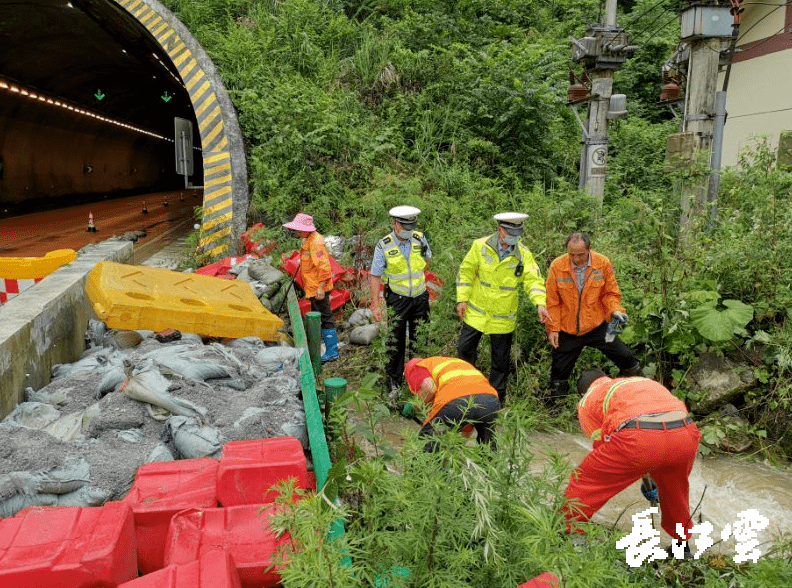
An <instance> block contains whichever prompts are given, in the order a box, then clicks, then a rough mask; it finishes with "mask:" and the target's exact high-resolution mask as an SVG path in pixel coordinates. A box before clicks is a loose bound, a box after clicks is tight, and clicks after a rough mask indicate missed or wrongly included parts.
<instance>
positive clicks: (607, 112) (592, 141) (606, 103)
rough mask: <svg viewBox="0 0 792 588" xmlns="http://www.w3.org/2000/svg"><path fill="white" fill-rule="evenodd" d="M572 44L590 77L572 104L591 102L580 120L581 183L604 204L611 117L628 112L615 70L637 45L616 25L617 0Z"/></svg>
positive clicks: (607, 3)
mask: <svg viewBox="0 0 792 588" xmlns="http://www.w3.org/2000/svg"><path fill="white" fill-rule="evenodd" d="M572 44H573V48H572V58H573V59H574V61H575V62H578V63H581V62H582V63H583V64H584V66H585V68H586V71H587V73H588V77H589V79H590V80H591V93H590V95H589V96H588V97H586V98H585V99H583V100H576V101H570V104H569V105H570V106H574V105H575V104H578V103H581V102H588V118H587V119H586V121H585V123H584V122H581V126H582V127H583V141H582V143H583V149H582V153H581V155H580V187H581V188H585V189H586V190H587V191H588V192H589V193H590V194H592V195H593V196H597V197H598V198H599V202H600V204H602V199H603V196H604V194H605V177H606V174H607V170H608V120H612V119H615V118H622V117H624V116H625V115H626V113H627V111H626V107H625V98H624V95H623V94H616V95H613V94H612V92H613V72H614V71H616V70H617V69H618V68H619V67H620V66H621V64H622V63H624V61H625V59H627V57H628V56H629V54H630V53H632V52H633V51H635V49H636V47H635V46H632V45H629V38H628V36H627V33H626V32H625V31H624V29H622V28H620V27H618V26H617V25H616V0H607V2H606V4H605V24H595V25H590V26H589V28H588V31H587V33H586V36H585V37H583V38H582V39H572ZM611 98H613V101H612V100H611ZM612 102H613V103H612ZM575 116H577V112H576V111H575Z"/></svg>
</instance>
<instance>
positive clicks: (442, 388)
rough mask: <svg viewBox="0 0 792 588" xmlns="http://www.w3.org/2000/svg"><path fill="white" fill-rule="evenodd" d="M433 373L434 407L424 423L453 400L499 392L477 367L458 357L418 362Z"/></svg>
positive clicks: (496, 394)
mask: <svg viewBox="0 0 792 588" xmlns="http://www.w3.org/2000/svg"><path fill="white" fill-rule="evenodd" d="M418 365H419V366H421V367H424V368H426V369H427V370H429V372H430V373H431V374H432V380H433V381H434V384H435V395H434V400H433V401H432V408H431V410H430V411H429V414H428V415H427V416H426V420H425V421H424V423H423V424H424V425H426V424H427V423H428V422H429V421H431V420H432V419H433V418H434V417H435V416H436V415H437V413H438V412H440V410H441V409H442V408H443V407H444V406H445V405H446V404H448V403H449V402H451V401H452V400H456V399H457V398H462V397H464V396H473V395H475V394H491V395H493V396H496V397H497V396H498V392H497V391H496V390H495V388H493V387H492V386H490V383H489V381H488V380H487V378H485V377H484V375H483V374H482V373H481V372H480V371H478V370H477V369H476V368H475V367H473V366H472V365H471V364H469V363H468V362H466V361H463V360H461V359H458V358H456V357H427V358H426V359H422V360H421V361H419V362H418Z"/></svg>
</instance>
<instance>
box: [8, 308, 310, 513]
mask: <svg viewBox="0 0 792 588" xmlns="http://www.w3.org/2000/svg"><path fill="white" fill-rule="evenodd" d="M180 335H181V336H180V338H178V337H175V336H169V337H167V338H163V337H161V336H160V337H159V339H161V340H162V341H164V342H162V341H160V340H158V337H157V335H156V334H155V333H152V332H147V331H108V330H107V329H106V328H105V326H104V324H103V323H101V322H99V321H90V324H89V328H88V331H87V332H86V341H87V342H88V349H87V351H86V352H85V353H84V354H83V356H82V357H81V358H80V359H79V360H78V361H76V362H74V363H72V364H67V365H58V366H55V367H54V368H53V379H52V381H51V382H50V383H49V384H48V385H47V386H45V387H44V388H42V389H40V390H33V389H31V388H28V389H27V390H26V401H25V402H22V403H20V404H19V405H18V406H17V407H16V409H15V410H14V411H13V412H12V413H11V414H9V415H8V416H7V417H6V418H5V419H4V420H3V421H2V422H0V448H2V449H0V509H1V510H2V511H3V513H9V512H11V511H14V509H16V508H17V506H18V507H19V508H23V507H24V506H29V505H31V504H65V503H69V504H74V503H75V501H80V500H83V501H84V502H85V504H82V505H85V506H88V505H89V503H91V504H95V503H96V502H97V501H100V502H103V501H104V500H108V499H119V498H122V497H123V496H124V494H126V492H127V491H128V489H129V487H130V486H131V483H132V480H133V478H134V475H135V472H136V471H137V468H138V467H139V466H140V465H141V464H143V463H145V462H147V461H162V460H170V459H186V458H195V457H205V456H215V457H216V456H219V454H220V452H221V450H222V447H223V444H224V443H226V442H227V441H232V440H241V439H256V438H264V437H278V436H294V437H297V438H298V439H300V440H301V442H302V443H303V445H304V447H305V448H306V449H308V435H307V430H306V425H305V413H304V408H303V405H302V400H301V388H300V374H299V368H298V361H299V358H300V355H301V354H302V353H303V351H304V350H303V349H302V348H293V347H285V346H273V345H271V344H267V343H264V342H263V341H261V339H258V338H257V337H246V338H243V339H234V340H228V341H224V342H222V343H220V342H217V341H211V342H208V343H204V341H203V340H202V339H201V338H200V337H198V336H197V335H191V334H180ZM77 457H81V458H83V459H84V461H85V464H84V465H81V469H80V470H79V476H77V475H75V476H73V478H74V480H72V482H73V483H72V484H71V485H68V484H67V485H64V486H62V489H63V490H64V491H63V492H53V491H52V488H53V486H54V484H43V483H42V482H41V480H42V479H45V478H46V477H47V476H52V475H54V474H57V473H59V472H61V471H63V468H66V467H67V465H68V464H72V463H73V460H74V459H75V458H77ZM69 471H71V470H69ZM3 476H11V478H3ZM46 479H48V478H46ZM77 479H79V482H80V484H79V487H74V483H76V482H75V480H77ZM4 484H5V486H4ZM3 488H6V489H7V488H18V489H19V491H18V492H15V493H11V492H10V491H8V490H6V492H5V494H4V493H3ZM85 488H87V489H85ZM77 492H80V494H77ZM19 496H22V497H25V496H26V497H27V498H24V499H20V498H19ZM37 501H38V502H37ZM3 504H5V506H3ZM75 505H77V506H79V505H81V504H75ZM11 514H13V513H11ZM0 516H10V515H9V514H2V513H0Z"/></svg>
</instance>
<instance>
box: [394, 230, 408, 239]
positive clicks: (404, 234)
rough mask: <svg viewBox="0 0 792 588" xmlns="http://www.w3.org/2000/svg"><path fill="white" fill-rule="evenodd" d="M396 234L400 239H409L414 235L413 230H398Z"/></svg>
mask: <svg viewBox="0 0 792 588" xmlns="http://www.w3.org/2000/svg"><path fill="white" fill-rule="evenodd" d="M396 236H397V237H399V239H409V238H410V237H411V236H412V231H406V230H401V231H396Z"/></svg>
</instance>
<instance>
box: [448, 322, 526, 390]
mask: <svg viewBox="0 0 792 588" xmlns="http://www.w3.org/2000/svg"><path fill="white" fill-rule="evenodd" d="M483 334H484V333H482V332H481V331H479V330H478V329H474V328H473V327H471V326H470V325H469V324H467V323H462V332H461V333H460V334H459V343H457V355H459V359H463V360H465V361H466V362H468V363H472V364H473V365H476V360H477V359H478V344H479V341H481V336H482V335H483ZM489 337H490V347H491V348H492V358H491V361H490V364H491V366H490V375H489V382H490V385H491V386H492V387H493V388H495V390H497V391H498V399H499V400H500V401H501V402H503V399H504V398H506V385H507V383H508V380H509V368H510V367H511V346H512V340H513V339H514V332H511V333H501V334H491V335H490V336H489ZM477 367H478V366H477Z"/></svg>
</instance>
